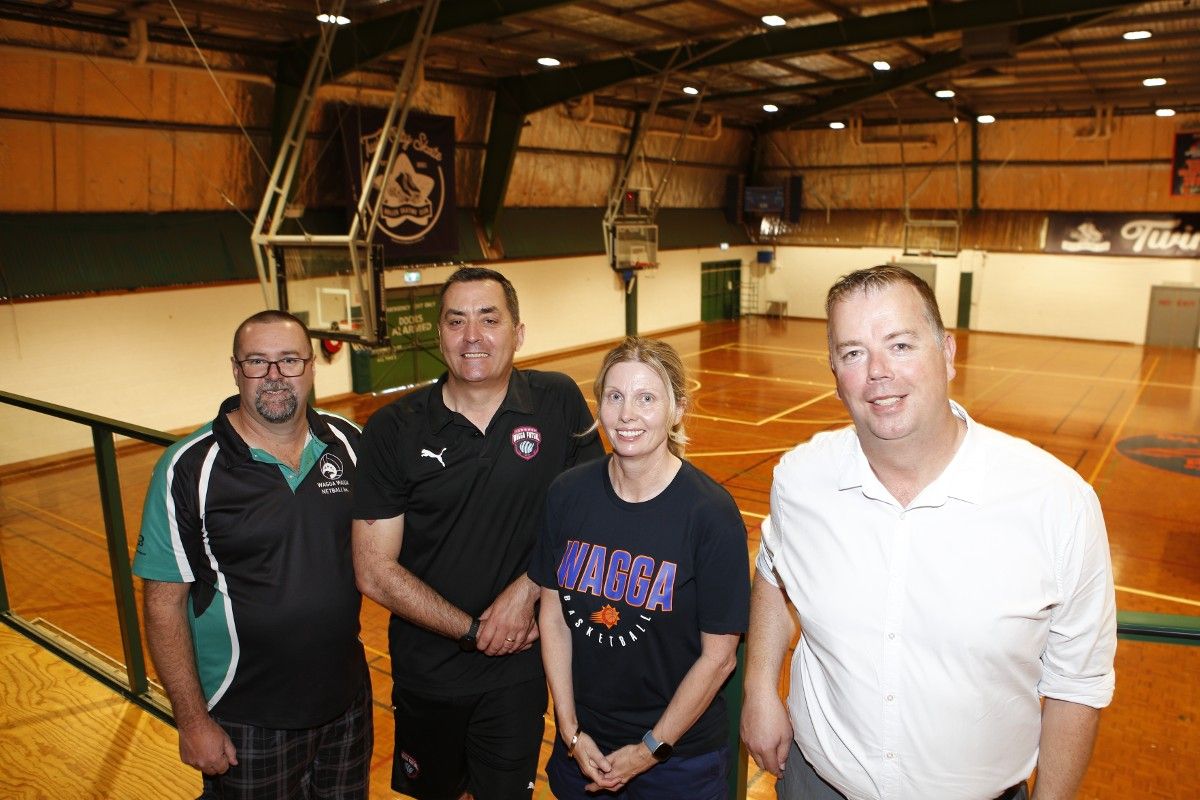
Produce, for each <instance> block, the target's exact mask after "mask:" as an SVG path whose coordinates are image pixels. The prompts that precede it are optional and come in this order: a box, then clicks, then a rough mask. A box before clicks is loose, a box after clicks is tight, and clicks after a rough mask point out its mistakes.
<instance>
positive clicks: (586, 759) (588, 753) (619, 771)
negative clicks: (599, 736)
mask: <svg viewBox="0 0 1200 800" xmlns="http://www.w3.org/2000/svg"><path fill="white" fill-rule="evenodd" d="M577 735H578V740H577V741H576V742H575V763H576V764H578V765H579V769H580V770H581V771H582V772H583V774H584V775H585V776H586V777H587V778H589V779H590V780H591V783H589V784H588V785H587V786H586V787H584V788H586V789H587V791H589V792H597V791H600V790H602V789H607V790H617V789H620V788H621V787H623V786H624V785H625V784H627V783H629V781H631V780H633V779H634V778H636V777H637V776H638V775H641V774H642V773H643V772H645V771H646V770H648V769H650V768H651V767H653V766H654V765H655V764H657V763H658V762H657V761H655V760H654V756H653V755H651V754H650V751H649V750H647V749H646V745H644V744H642V743H641V742H634V743H633V744H627V745H625V746H624V747H621V748H619V749H617V750H614V751H613V752H611V753H609V754H608V755H605V754H604V753H603V752H601V750H600V747H599V746H598V745H597V744H596V742H595V740H594V739H592V737H591V736H588V735H587V734H586V733H584V732H583V731H580V732H579V733H578V734H577Z"/></svg>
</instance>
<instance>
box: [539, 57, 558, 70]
mask: <svg viewBox="0 0 1200 800" xmlns="http://www.w3.org/2000/svg"><path fill="white" fill-rule="evenodd" d="M538 63H539V64H541V65H542V66H543V67H557V66H558V65H559V64H561V63H562V62H561V61H559V60H558V59H557V58H553V57H552V56H542V57H541V58H539V59H538Z"/></svg>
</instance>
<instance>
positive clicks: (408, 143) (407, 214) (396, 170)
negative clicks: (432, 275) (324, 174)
mask: <svg viewBox="0 0 1200 800" xmlns="http://www.w3.org/2000/svg"><path fill="white" fill-rule="evenodd" d="M340 111H341V116H342V118H343V119H344V120H345V121H346V123H345V124H344V125H343V128H342V130H343V131H345V134H344V136H343V141H344V143H345V147H346V150H347V153H346V161H347V163H348V164H349V165H350V173H351V182H352V184H353V185H352V186H351V197H352V200H353V202H355V203H357V202H358V198H359V194H360V192H361V191H362V184H363V178H364V176H365V174H366V171H367V167H368V166H370V164H371V158H372V157H373V156H374V155H375V150H376V148H378V147H379V146H380V145H381V144H384V141H383V136H382V133H383V121H384V118H385V117H386V116H387V111H386V109H382V108H361V107H357V106H352V107H346V108H343V109H341V110H340ZM404 128H405V130H404V131H403V133H401V134H399V136H400V150H399V152H398V153H397V155H396V160H395V163H394V164H393V165H392V169H391V172H390V173H389V174H388V175H380V176H379V177H377V178H376V179H375V180H374V182H373V184H372V186H370V187H369V189H368V191H369V192H370V197H369V199H368V205H367V208H368V217H369V213H370V212H369V209H370V208H371V204H373V203H374V202H375V201H376V198H377V197H378V193H379V192H382V193H383V209H382V211H381V212H380V215H379V228H378V230H377V232H376V234H375V239H374V242H375V243H376V244H382V245H383V252H384V257H385V258H386V259H387V260H389V261H402V262H409V263H412V262H415V261H419V260H421V259H425V258H447V257H452V256H455V255H457V254H458V220H457V216H458V215H457V211H458V208H457V204H456V203H455V199H454V117H443V116H435V115H432V114H419V113H415V112H411V111H410V112H409V114H408V119H407V120H406V122H405V126H404ZM384 157H386V153H385V155H384ZM382 169H383V166H382V164H381V165H380V170H381V171H382ZM351 213H353V208H352V209H351ZM365 224H366V220H364V225H365Z"/></svg>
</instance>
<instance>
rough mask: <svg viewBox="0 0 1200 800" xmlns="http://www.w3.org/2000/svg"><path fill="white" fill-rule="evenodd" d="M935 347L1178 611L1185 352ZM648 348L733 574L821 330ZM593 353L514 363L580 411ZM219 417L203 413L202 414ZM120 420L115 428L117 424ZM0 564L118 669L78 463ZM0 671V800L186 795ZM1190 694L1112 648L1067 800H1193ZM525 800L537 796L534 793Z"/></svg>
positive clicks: (126, 464) (1185, 655)
mask: <svg viewBox="0 0 1200 800" xmlns="http://www.w3.org/2000/svg"><path fill="white" fill-rule="evenodd" d="M957 336H958V345H959V346H958V365H957V367H958V370H957V371H958V375H957V377H956V378H955V380H954V382H953V384H952V386H951V395H952V396H953V397H954V398H955V399H956V400H958V401H959V402H961V403H962V404H963V405H964V406H965V407H966V408H967V410H968V411H969V412H970V413H971V414H972V416H973V417H974V418H975V419H976V420H978V421H980V422H982V423H984V424H988V425H991V426H993V427H996V428H999V429H1001V430H1004V431H1007V432H1009V433H1012V434H1014V435H1018V436H1022V437H1025V438H1028V439H1030V440H1032V441H1033V442H1034V443H1036V444H1038V445H1040V446H1041V447H1044V448H1045V449H1047V450H1049V451H1050V452H1051V453H1053V454H1054V455H1056V456H1057V457H1058V458H1060V459H1061V460H1063V461H1064V462H1065V463H1066V464H1068V465H1070V466H1071V467H1073V468H1074V469H1076V470H1077V471H1078V472H1079V474H1080V475H1081V476H1083V478H1084V479H1085V480H1087V481H1089V482H1090V483H1092V485H1093V486H1094V487H1095V489H1096V491H1097V493H1098V494H1099V497H1100V501H1101V504H1102V505H1103V507H1104V512H1105V519H1106V521H1107V525H1108V531H1109V538H1110V542H1111V548H1112V557H1113V566H1114V570H1115V573H1116V582H1117V605H1118V607H1119V608H1120V609H1122V610H1127V611H1150V612H1160V613H1169V614H1187V615H1197V614H1200V376H1198V367H1200V351H1197V350H1195V349H1182V350H1180V349H1158V348H1150V347H1140V346H1134V345H1125V344H1114V343H1102V342H1084V341H1076V340H1060V339H1046V338H1040V337H1032V336H1011V335H1001V334H988V333H977V332H966V331H963V332H959V333H958V334H957ZM664 338H666V339H667V340H669V341H670V342H671V343H672V344H674V345H675V346H676V348H678V350H679V351H680V352H681V353H682V354H684V355H685V357H686V358H685V360H686V363H687V365H688V368H689V370H690V373H691V378H692V388H693V390H694V393H695V399H694V403H693V406H692V412H691V415H690V417H689V421H688V431H689V434H690V435H691V437H692V445H691V447H690V448H689V452H688V457H689V459H690V460H691V461H692V462H693V463H694V464H695V465H696V466H698V467H699V468H701V469H703V470H705V471H706V472H708V473H709V474H710V475H711V476H712V477H713V478H715V479H716V480H718V481H719V482H721V483H722V484H723V485H724V486H725V487H726V488H727V489H728V490H729V491H730V493H731V494H732V495H733V497H734V499H735V500H736V501H737V503H738V506H739V507H740V509H741V511H742V515H743V518H744V520H745V522H746V528H747V531H748V539H747V545H748V547H749V549H750V551H751V555H752V557H753V554H754V553H755V552H757V548H758V533H759V530H758V529H759V526H760V524H761V521H762V519H763V517H764V515H765V514H766V513H767V510H768V496H769V491H770V484H771V474H772V469H773V467H774V465H775V463H776V462H777V461H778V459H779V457H780V455H781V454H782V453H783V452H785V451H786V450H788V449H790V448H791V447H793V446H795V445H796V444H797V443H799V442H802V441H805V440H807V439H808V438H810V437H811V436H812V435H813V434H814V433H816V432H818V431H821V430H826V429H830V428H834V427H840V426H843V425H846V424H848V422H849V418H848V416H847V415H846V413H845V410H844V409H843V408H842V406H841V403H840V402H839V401H838V399H837V397H836V396H835V394H834V387H833V380H832V377H831V375H830V372H829V368H828V364H827V362H826V356H825V339H824V323H823V322H822V321H816V320H798V319H767V318H762V317H753V318H748V319H743V320H740V321H731V322H719V323H709V324H706V325H703V326H698V327H695V328H689V329H687V330H683V331H679V332H675V333H672V334H670V335H667V336H665V337H664ZM602 352H603V350H602V349H593V350H589V351H584V352H573V353H568V354H562V355H557V356H554V357H552V358H546V359H539V360H536V361H534V362H527V363H525V364H523V366H534V367H536V368H539V369H556V370H561V371H563V372H566V373H568V374H569V375H571V376H572V377H574V378H575V379H576V380H577V381H578V382H579V383H580V385H581V386H582V387H583V389H584V393H585V395H587V396H589V397H590V394H591V380H592V378H593V377H594V373H595V370H596V367H597V366H598V364H599V362H600V358H601V354H602ZM319 390H320V387H318V391H319ZM220 399H221V398H218V397H214V398H212V402H213V408H214V410H215V408H216V406H217V403H218V402H219V401H220ZM389 399H390V398H387V397H383V398H355V399H351V400H347V401H345V402H340V403H333V404H327V407H329V408H332V409H333V410H338V411H341V412H342V413H346V414H348V415H350V416H354V417H356V418H357V419H358V420H359V421H360V422H361V421H364V420H365V419H366V417H367V416H368V415H369V414H370V412H371V411H372V410H373V409H374V408H376V407H378V406H379V405H381V404H383V403H386V402H388V401H389ZM29 413H32V412H29ZM126 421H128V422H133V423H136V422H137V421H138V420H137V416H136V412H135V411H133V410H131V412H130V415H129V418H128V419H127V420H126ZM201 422H203V420H196V423H197V425H198V424H200V423H201ZM59 424H62V425H69V424H70V423H67V422H61V423H59ZM158 452H159V450H158V448H155V447H151V446H149V445H132V446H128V447H125V448H121V449H120V453H121V456H120V470H121V487H122V492H123V497H124V508H125V519H126V526H127V530H128V531H129V532H130V540H131V542H132V541H133V540H134V539H135V538H136V531H137V528H138V524H139V522H140V517H141V501H142V496H143V493H144V491H145V486H146V483H147V481H148V478H149V474H150V470H151V468H152V466H153V463H154V460H155V458H156V457H157V455H158ZM0 559H2V563H3V568H4V574H5V578H6V582H7V589H8V593H9V597H10V600H11V603H12V606H13V608H14V610H15V611H16V612H17V613H19V614H21V615H22V616H23V617H25V618H27V619H33V620H37V621H38V624H40V625H42V626H44V627H45V628H46V629H47V630H52V631H56V632H57V633H58V634H59V635H61V636H63V637H66V638H70V639H74V640H76V641H78V642H79V643H81V644H82V645H83V646H86V647H87V648H89V649H91V650H92V651H93V652H95V653H96V654H97V657H98V658H101V659H107V660H110V661H113V662H116V661H117V660H118V659H119V658H120V654H121V651H122V648H121V642H120V636H119V632H118V629H117V622H116V617H115V613H114V611H113V599H112V583H111V579H110V576H109V567H108V557H107V554H106V551H105V540H104V526H103V521H102V518H101V512H100V503H99V497H98V491H97V488H96V477H95V472H94V468H93V466H92V464H91V459H90V454H88V455H87V456H85V457H82V458H79V457H63V458H59V459H44V460H42V461H39V462H37V463H26V464H21V465H11V466H9V467H3V468H0ZM947 602H953V598H947ZM386 622H387V619H386V614H385V613H384V612H383V610H382V609H380V608H379V607H378V606H375V605H373V604H372V603H370V602H367V603H366V604H365V608H364V614H363V626H364V630H363V639H364V642H365V643H366V646H367V650H368V656H369V658H370V662H371V667H372V674H373V677H374V689H375V698H376V702H375V705H376V716H375V723H376V749H375V769H374V776H373V790H372V797H377V798H390V797H394V796H395V795H394V794H393V793H391V792H390V791H389V789H388V773H389V770H390V757H391V745H392V741H391V719H390V711H389V709H388V705H387V700H388V698H389V696H390V689H391V686H390V678H389V670H390V664H389V660H388V655H387V625H386ZM0 664H2V665H3V666H2V667H0V681H2V684H3V686H4V687H5V688H4V689H3V707H2V708H0V786H5V787H11V788H10V789H6V790H5V792H4V794H5V795H6V796H11V797H30V798H33V797H54V798H60V797H95V798H108V797H121V798H156V799H157V798H175V797H180V798H184V797H194V796H195V794H196V793H197V791H198V786H199V784H198V781H194V780H191V777H192V776H190V775H189V774H188V770H187V769H186V768H184V767H182V766H181V765H179V764H178V762H177V761H176V760H175V752H174V740H173V735H172V733H173V732H172V731H170V729H169V728H167V727H166V726H165V725H164V724H163V723H161V722H158V721H157V720H154V719H153V718H151V717H150V715H148V714H146V713H145V712H142V711H141V710H140V709H138V708H137V707H136V706H133V705H131V704H128V703H126V702H124V701H123V700H122V699H121V698H119V697H117V696H116V695H113V694H111V693H109V692H107V690H97V689H96V686H97V685H98V684H96V683H95V682H94V681H92V680H91V679H89V678H87V677H86V676H83V675H82V673H79V672H78V671H76V670H74V669H73V668H71V667H69V666H67V665H65V664H64V663H63V662H61V661H59V660H57V659H56V658H54V657H53V656H50V655H48V654H47V653H45V652H43V651H39V650H38V649H37V648H35V647H33V646H32V645H31V644H30V643H29V642H27V641H26V640H24V639H23V638H21V637H19V636H17V635H15V634H12V633H11V632H10V631H8V630H7V629H4V628H0ZM1197 676H1200V648H1196V647H1186V646H1176V645H1163V644H1149V643H1143V642H1133V641H1122V642H1121V645H1120V647H1119V649H1118V654H1117V692H1116V697H1115V699H1114V702H1113V705H1112V706H1111V707H1110V708H1109V709H1108V710H1106V711H1105V712H1104V714H1103V716H1102V720H1101V729H1100V737H1099V740H1098V743H1097V746H1096V752H1095V756H1094V758H1093V760H1092V764H1091V768H1090V770H1089V772H1088V775H1087V778H1086V779H1085V783H1084V787H1083V790H1082V791H1081V793H1080V797H1081V798H1085V799H1087V798H1101V799H1102V800H1107V799H1108V798H1114V799H1115V798H1127V797H1138V798H1164V799H1165V798H1192V797H1200V774H1198V773H1197V770H1196V769H1195V761H1196V758H1197V754H1198V753H1200V720H1198V719H1197V716H1198V715H1200V680H1198V679H1197ZM781 688H783V687H781ZM548 720H550V724H549V725H548V726H547V731H546V742H547V746H546V747H544V748H543V749H544V750H545V751H546V752H548V743H549V742H551V741H552V739H553V736H554V730H553V724H552V722H553V716H552V715H549V716H548ZM997 746H1001V747H1002V746H1003V744H1002V743H997ZM543 763H544V756H543ZM541 778H544V775H543V776H541ZM772 787H773V781H772V779H771V777H770V776H769V775H765V774H763V773H762V772H761V771H759V770H757V769H756V768H755V767H754V765H753V764H751V765H750V770H749V776H748V796H749V797H750V798H754V799H755V800H758V799H759V798H768V797H773V796H774V792H773V789H772ZM535 797H537V798H548V797H550V794H549V791H548V790H547V789H546V787H545V783H544V780H542V779H539V784H538V788H537V791H536V794H535Z"/></svg>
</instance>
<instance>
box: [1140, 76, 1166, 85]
mask: <svg viewBox="0 0 1200 800" xmlns="http://www.w3.org/2000/svg"><path fill="white" fill-rule="evenodd" d="M1166 82H1167V79H1166V78H1146V80H1144V81H1142V86H1163V85H1165V84H1166Z"/></svg>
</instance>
